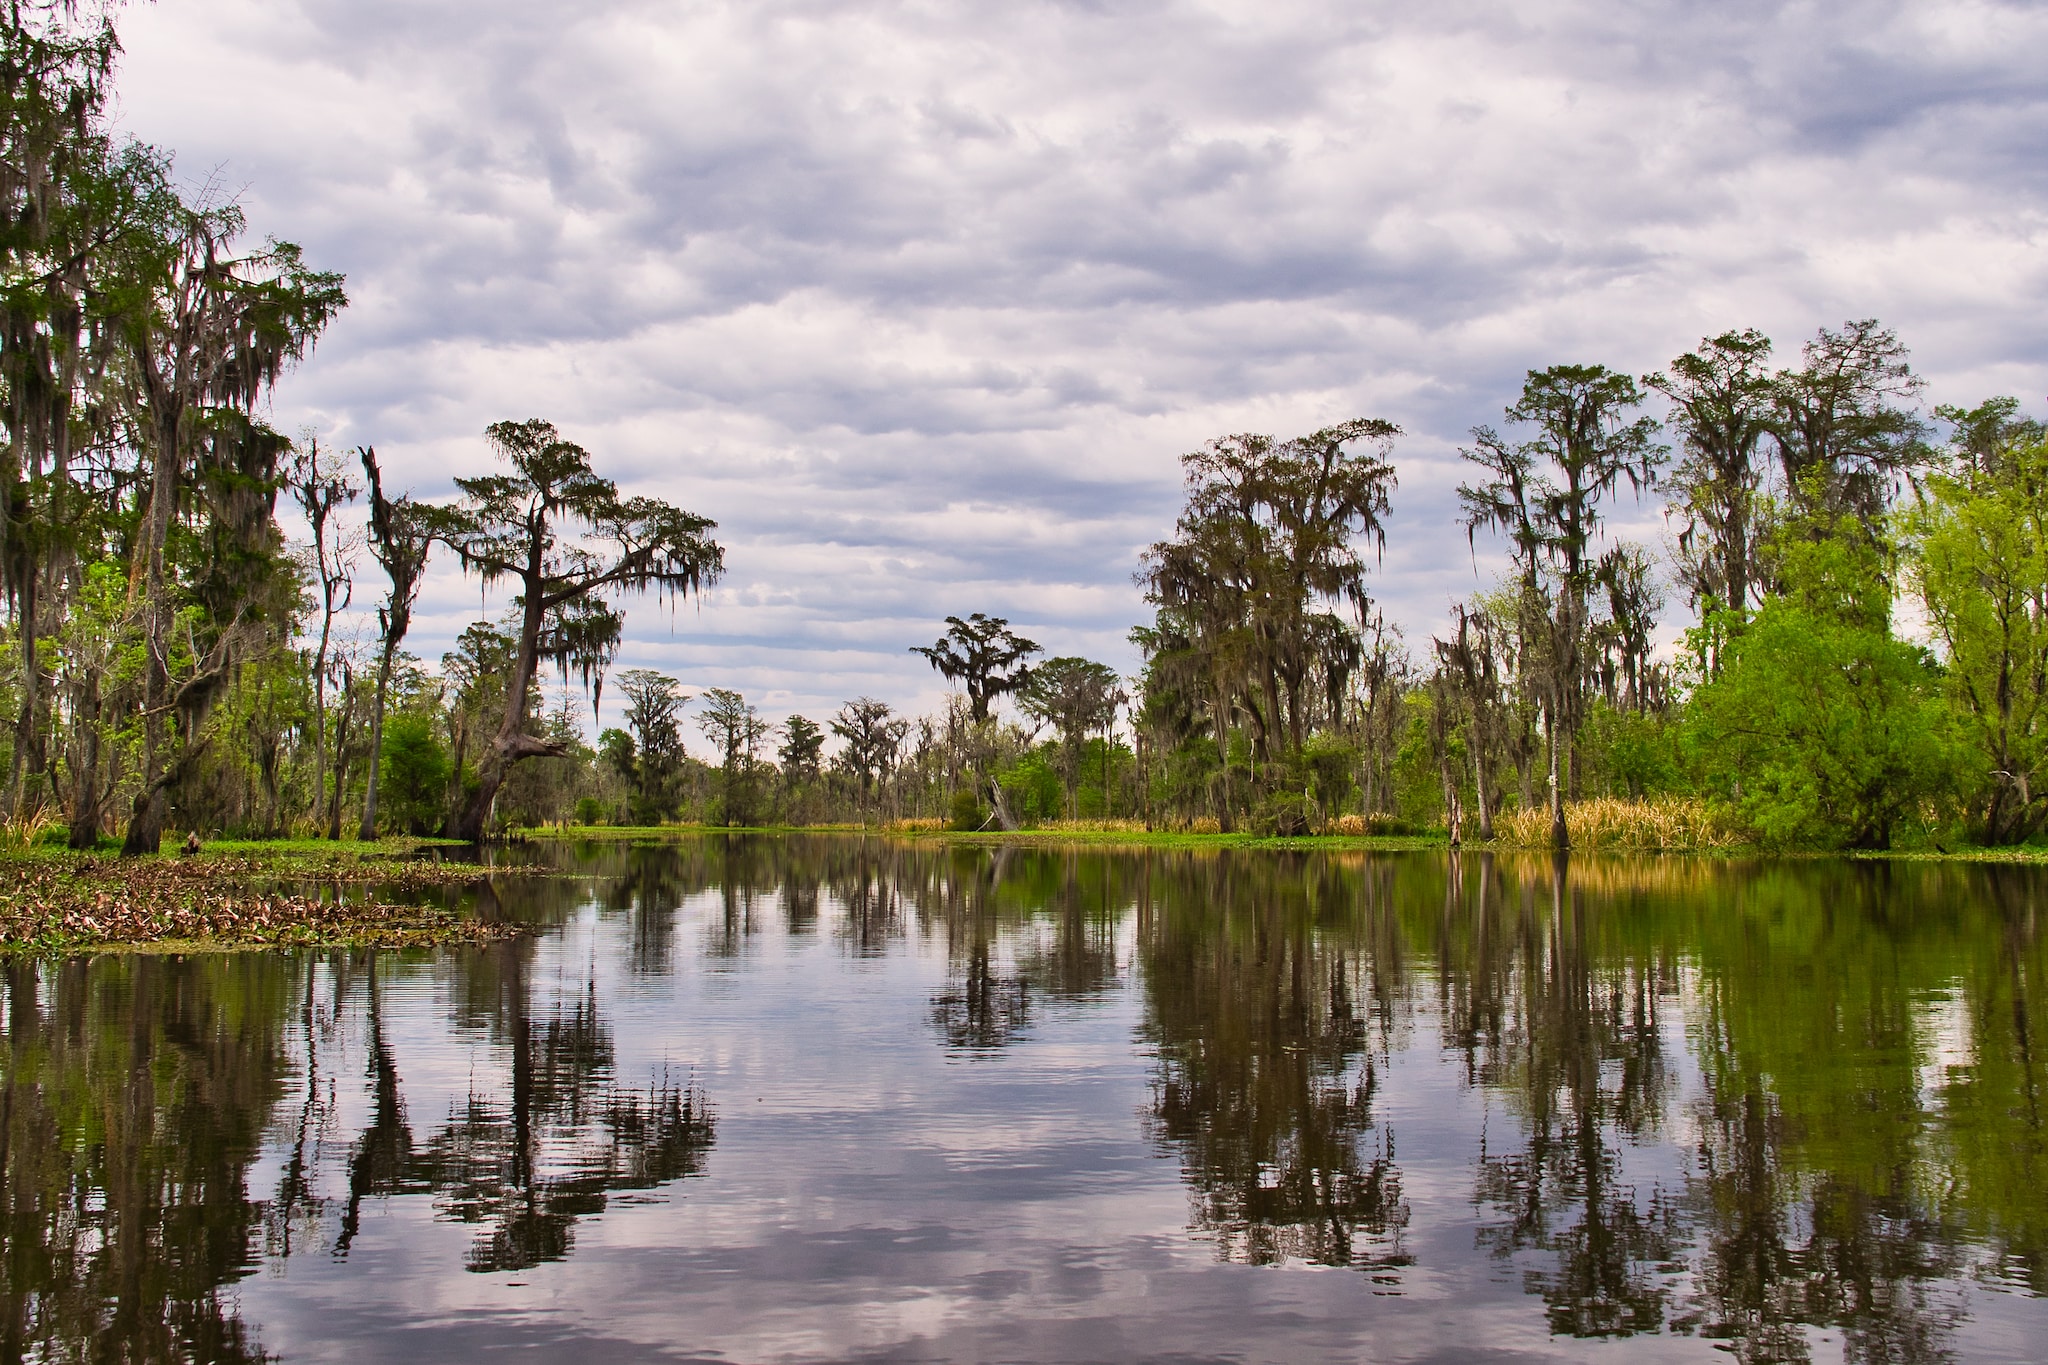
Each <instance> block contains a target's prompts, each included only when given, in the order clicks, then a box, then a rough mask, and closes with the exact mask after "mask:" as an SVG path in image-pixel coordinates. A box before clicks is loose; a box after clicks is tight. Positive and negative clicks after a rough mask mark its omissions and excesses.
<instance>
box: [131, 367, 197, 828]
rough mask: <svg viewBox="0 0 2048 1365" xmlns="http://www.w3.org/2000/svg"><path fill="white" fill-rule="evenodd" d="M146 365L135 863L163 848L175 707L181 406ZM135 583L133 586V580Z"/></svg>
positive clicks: (133, 824)
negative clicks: (171, 582) (172, 586)
mask: <svg viewBox="0 0 2048 1365" xmlns="http://www.w3.org/2000/svg"><path fill="white" fill-rule="evenodd" d="M153 369H154V367H153V366H152V365H148V364H145V366H144V371H145V378H144V382H145V384H146V385H147V386H148V388H149V391H150V393H149V396H150V400H151V401H150V406H151V408H152V410H153V411H154V412H155V413H156V414H157V419H156V423H155V425H156V433H155V434H156V468H155V469H154V471H153V472H152V477H151V479H150V491H149V515H148V516H147V517H145V518H144V519H143V539H142V544H141V546H140V547H139V548H140V550H141V552H142V553H141V561H142V562H141V564H140V566H139V567H140V568H141V569H142V572H143V581H142V595H143V620H144V624H143V644H144V652H145V653H146V654H147V655H148V664H147V673H146V682H145V685H144V687H143V702H142V716H143V719H142V791H141V793H140V794H139V795H138V796H136V798H135V809H134V813H133V814H132V815H131V817H130V818H129V821H128V832H127V835H126V837H124V838H123V839H122V841H121V856H122V857H124V858H133V857H137V856H139V855H141V854H144V853H155V852H157V850H158V849H159V848H160V847H161V846H162V843H163V830H164V817H165V813H166V808H167V806H168V802H167V800H166V799H165V796H164V791H163V783H162V781H161V777H162V774H163V771H164V765H165V757H164V750H165V748H166V741H167V739H168V738H169V736H168V734H167V733H166V722H167V721H168V720H169V711H170V705H171V673H170V658H169V651H170V642H169V640H168V639H167V638H166V637H167V635H168V633H169V630H170V621H169V611H170V603H169V602H168V601H167V600H166V595H165V589H164V543H165V542H166V541H167V540H168V539H169V538H170V531H171V504H172V502H173V501H174V500H175V499H176V497H177V492H178V467H179V464H180V463H181V445H180V442H179V439H178V437H179V428H180V427H181V426H182V425H183V423H181V422H180V421H179V420H178V416H179V410H180V406H179V404H177V403H176V402H175V401H174V400H172V399H170V398H169V397H168V396H167V395H166V394H165V392H164V387H165V386H164V385H163V384H162V382H161V381H160V380H159V379H157V378H156V377H155V376H154V374H153ZM131 581H132V580H131Z"/></svg>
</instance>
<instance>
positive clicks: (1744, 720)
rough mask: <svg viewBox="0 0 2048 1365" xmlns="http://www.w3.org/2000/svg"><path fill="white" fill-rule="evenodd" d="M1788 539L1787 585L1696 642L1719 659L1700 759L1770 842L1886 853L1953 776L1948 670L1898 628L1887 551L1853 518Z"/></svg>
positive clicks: (1706, 700)
mask: <svg viewBox="0 0 2048 1365" xmlns="http://www.w3.org/2000/svg"><path fill="white" fill-rule="evenodd" d="M1787 534H1788V536H1789V537H1790V540H1789V543H1788V544H1786V545H1784V546H1783V548H1782V550H1781V559H1780V573H1781V576H1782V579H1783V581H1784V582H1785V583H1786V585H1787V587H1788V589H1789V591H1788V592H1787V593H1786V594H1785V595H1783V596H1778V597H1773V598H1771V599H1770V600H1768V601H1767V602H1766V603H1765V604H1764V607H1763V609H1762V610H1761V611H1760V612H1758V613H1757V615H1756V617H1755V618H1754V619H1753V620H1751V621H1749V622H1747V623H1746V625H1741V628H1740V630H1739V633H1738V632H1737V630H1736V629H1735V627H1736V626H1737V625H1738V624H1739V623H1738V622H1736V621H1735V620H1733V619H1732V618H1731V617H1729V616H1725V615H1724V616H1717V617H1715V618H1711V619H1710V622H1709V626H1708V628H1707V629H1706V630H1704V631H1701V632H1696V633H1695V634H1694V636H1693V642H1692V647H1693V650H1694V652H1695V654H1696V655H1699V656H1702V657H1703V656H1704V655H1705V654H1706V653H1707V652H1708V651H1709V649H1710V648H1717V649H1718V652H1719V653H1720V655H1721V658H1722V660H1723V668H1722V673H1721V676H1720V677H1718V678H1716V679H1713V680H1712V681H1710V682H1708V683H1706V684H1705V685H1703V686H1702V687H1701V688H1700V689H1699V690H1698V691H1697V692H1696V693H1695V695H1694V697H1693V704H1692V715H1691V718H1690V719H1691V726H1692V736H1691V742H1692V746H1693V751H1694V754H1695V757H1696V761H1697V762H1698V764H1699V767H1700V771H1701V773H1702V775H1703V778H1704V780H1705V782H1706V783H1707V786H1708V789H1709V790H1710V791H1711V792H1713V793H1714V794H1716V795H1717V796H1719V797H1721V798H1722V799H1724V800H1727V801H1729V802H1732V803H1733V804H1734V805H1735V807H1736V808H1737V809H1738V810H1739V811H1740V813H1741V816H1742V818H1743V819H1744V820H1745V821H1747V822H1748V823H1749V824H1750V825H1751V826H1753V827H1754V828H1755V829H1756V830H1757V832H1758V833H1759V834H1760V835H1761V836H1762V837H1763V838H1764V839H1765V840H1766V841H1767V842H1769V843H1772V844H1776V845H1808V846H1818V847H1825V848H1843V847H1848V848H1888V847H1890V846H1891V843H1892V840H1893V837H1894V836H1895V834H1896V832H1897V831H1898V830H1899V828H1900V827H1901V826H1902V825H1904V824H1905V823H1906V822H1907V821H1908V820H1910V819H1912V818H1913V817H1915V816H1918V815H1922V814H1924V813H1926V812H1928V811H1929V809H1930V806H1931V803H1932V802H1934V801H1935V800H1936V799H1937V798H1939V797H1940V796H1942V795H1943V794H1944V793H1945V792H1946V791H1947V790H1948V789H1949V786H1950V784H1951V781H1952V778H1953V774H1954V770H1955V756H1954V752H1953V749H1952V745H1951V741H1950V728H1951V727H1950V723H1949V717H1948V713H1947V710H1946V708H1944V707H1943V706H1942V704H1941V693H1940V679H1939V674H1938V672H1937V669H1936V667H1935V664H1934V660H1933V658H1932V657H1931V656H1930V655H1929V654H1928V653H1927V651H1926V650H1924V649H1921V648H1919V647H1917V646H1914V645H1911V644H1908V643H1906V642H1904V641H1901V640H1898V639H1895V638H1893V636H1892V635H1891V633H1890V630H1889V624H1890V623H1889V619H1888V606H1889V598H1888V591H1887V587H1888V581H1887V578H1886V574H1885V562H1884V554H1883V547H1881V546H1879V545H1877V544H1875V543H1873V542H1872V541H1871V540H1870V539H1869V537H1867V536H1865V535H1864V534H1863V533H1862V531H1861V529H1860V527H1858V526H1856V525H1854V524H1852V523H1851V522H1850V521H1849V520H1848V519H1846V518H1845V519H1843V520H1841V521H1839V522H1832V523H1828V522H1822V523H1814V522H1800V523H1796V524H1794V525H1793V526H1792V527H1790V528H1788V533H1787ZM1717 632H1718V633H1719V636H1720V638H1719V639H1717V640H1710V638H1709V637H1710V636H1712V635H1714V634H1715V633H1717Z"/></svg>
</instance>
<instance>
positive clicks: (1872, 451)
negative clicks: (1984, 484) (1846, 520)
mask: <svg viewBox="0 0 2048 1365" xmlns="http://www.w3.org/2000/svg"><path fill="white" fill-rule="evenodd" d="M1800 359H1801V364H1800V366H1799V368H1798V369H1796V370H1785V371H1782V372H1780V373H1779V375H1778V377H1777V380H1776V383H1775V389H1776V395H1777V409H1778V410H1777V413H1776V415H1775V418H1774V421H1773V431H1772V435H1773V436H1774V437H1775V438H1776V442H1777V447H1778V460H1779V464H1780V467H1781V468H1782V470H1783V472H1784V478H1785V487H1786V491H1787V493H1788V495H1789V496H1790V497H1791V499H1792V502H1793V504H1794V506H1795V507H1797V508H1798V509H1799V510H1801V511H1802V512H1805V513H1808V514H1811V515H1813V516H1814V517H1815V520H1814V521H1813V522H1811V523H1810V524H1813V525H1820V524H1827V525H1832V524H1833V519H1834V518H1836V517H1839V516H1844V515H1846V516H1852V517H1855V518H1856V519H1857V520H1858V521H1859V522H1861V523H1862V524H1863V525H1864V527H1865V528H1866V529H1867V531H1869V532H1870V533H1872V534H1875V533H1876V532H1877V530H1878V527H1877V521H1878V519H1879V518H1880V517H1881V516H1882V515H1883V514H1884V510H1885V508H1886V507H1887V506H1888V505H1889V504H1890V501H1891V498H1892V496H1893V494H1894V493H1895V492H1896V491H1897V489H1898V486H1899V484H1900V483H1901V482H1902V481H1904V480H1906V479H1909V478H1910V477H1911V476H1912V475H1913V473H1914V471H1915V470H1917V469H1918V468H1920V467H1921V466H1922V465H1924V464H1925V463H1926V461H1927V458H1928V456H1929V454H1930V453H1931V452H1930V450H1929V447H1928V445H1927V441H1926V435H1927V430H1926V424H1925V423H1924V422H1922V421H1921V420H1920V417H1919V416H1918V414H1917V413H1916V412H1915V411H1914V409H1913V407H1912V406H1911V405H1912V403H1913V402H1914V400H1916V399H1917V398H1918V397H1919V395H1920V391H1921V390H1922V389H1923V388H1924V387H1925V381H1924V380H1922V379H1921V378H1920V376H1919V375H1916V374H1914V373H1913V367H1912V365H1911V364H1910V363H1909V362H1908V360H1907V356H1906V348H1905V346H1904V345H1903V344H1901V343H1900V341H1899V338H1898V334H1897V333H1896V332H1894V331H1892V329H1891V328H1889V327H1884V326H1880V325H1879V323H1878V321H1877V319H1875V318H1864V319H1863V320H1862V321H1860V322H1849V323H1844V324H1843V326H1842V329H1841V330H1840V331H1838V332H1837V331H1829V330H1828V329H1827V328H1825V327H1823V328H1821V329H1820V332H1819V334H1818V335H1816V336H1815V337H1814V339H1813V340H1811V341H1809V342H1807V343H1806V345H1805V347H1804V348H1802V350H1801V354H1800Z"/></svg>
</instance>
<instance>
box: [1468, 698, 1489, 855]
mask: <svg viewBox="0 0 2048 1365" xmlns="http://www.w3.org/2000/svg"><path fill="white" fill-rule="evenodd" d="M1486 767H1487V764H1486V743H1485V740H1484V738H1483V737H1482V734H1481V731H1480V728H1479V726H1478V725H1476V724H1475V725H1474V726H1473V727H1472V796H1473V799H1474V800H1476V801H1477V802H1478V803H1479V837H1480V838H1481V839H1483V840H1485V841H1486V842H1487V843H1492V842H1493V793H1492V792H1490V791H1489V790H1487V786H1486Z"/></svg>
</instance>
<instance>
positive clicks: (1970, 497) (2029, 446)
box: [1901, 399, 2048, 844]
mask: <svg viewBox="0 0 2048 1365" xmlns="http://www.w3.org/2000/svg"><path fill="white" fill-rule="evenodd" d="M2015 407H2016V405H2015V404H2013V402H2012V400H2010V399H2004V400H2000V399H1994V400H1992V401H1991V402H1989V403H1986V404H1984V405H1982V406H1981V407H1979V408H1977V409H1973V410H1969V411H1956V410H1948V411H1946V412H1945V413H1944V415H1945V416H1947V417H1948V418H1949V419H1950V420H1951V421H1953V422H1954V423H1955V424H1956V427H1957V431H1958V439H1957V444H1956V458H1955V460H1954V462H1953V464H1952V465H1951V467H1950V468H1949V469H1948V470H1946V471H1944V472H1941V473H1938V474H1935V475H1933V476H1932V477H1930V478H1929V479H1928V480H1927V481H1926V484H1925V488H1924V491H1923V494H1922V496H1921V497H1920V498H1919V499H1917V500H1916V501H1915V502H1914V503H1913V504H1912V505H1910V506H1909V507H1908V508H1907V509H1906V510H1905V513H1904V515H1903V516H1902V518H1901V522H1902V524H1903V527H1904V529H1905V532H1906V534H1907V536H1908V537H1909V540H1910V542H1911V545H1912V549H1913V554H1912V556H1911V560H1910V563H1909V578H1910V581H1911V582H1912V585H1913V587H1914V588H1915V590H1916V591H1917V592H1918V594H1919V596H1920V600H1921V602H1922V603H1923V604H1924V606H1925V607H1926V612H1927V619H1928V623H1929V624H1930V625H1931V626H1932V628H1933V632H1934V636H1935V640H1936V643H1937V644H1938V646H1939V648H1940V650H1941V653H1942V655H1943V657H1944V662H1945V664H1946V668H1945V670H1944V675H1943V680H1944V684H1945V692H1946V694H1947V697H1948V700H1949V704H1950V708H1951V710H1952V712H1953V714H1954V717H1955V723H1956V727H1957V730H1958V732H1959V735H1960V737H1961V744H1962V746H1963V750H1964V754H1963V758H1964V772H1963V777H1962V781H1963V797H1964V804H1965V808H1966V810H1967V813H1968V820H1969V824H1970V827H1971V833H1972V834H1973V835H1974V836H1975V837H1977V838H1979V839H1981V840H1982V841H1983V842H1985V843H1987V844H2010V843H2018V842H2020V841H2022V840H2024V839H2027V838H2029V837H2031V836H2032V835H2034V834H2036V833H2038V832H2039V831H2040V830H2041V829H2042V828H2043V826H2044V824H2048V441H2044V440H2043V438H2042V435H2041V432H2040V429H2039V427H2038V425H2036V424H2031V423H2024V422H2020V421H2018V420H2016V419H2015V417H2014V409H2015Z"/></svg>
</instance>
